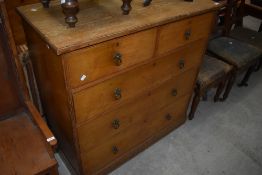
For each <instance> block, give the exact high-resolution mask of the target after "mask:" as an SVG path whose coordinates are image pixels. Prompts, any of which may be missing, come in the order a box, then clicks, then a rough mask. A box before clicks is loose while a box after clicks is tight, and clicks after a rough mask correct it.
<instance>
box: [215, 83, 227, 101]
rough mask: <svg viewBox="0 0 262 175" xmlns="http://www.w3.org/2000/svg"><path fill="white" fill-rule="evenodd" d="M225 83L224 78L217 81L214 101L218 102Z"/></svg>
mask: <svg viewBox="0 0 262 175" xmlns="http://www.w3.org/2000/svg"><path fill="white" fill-rule="evenodd" d="M225 85H226V79H225V80H223V81H221V82H220V83H219V85H218V88H217V91H216V94H215V96H214V102H218V101H219V99H220V95H221V93H222V92H223V90H224V88H225Z"/></svg>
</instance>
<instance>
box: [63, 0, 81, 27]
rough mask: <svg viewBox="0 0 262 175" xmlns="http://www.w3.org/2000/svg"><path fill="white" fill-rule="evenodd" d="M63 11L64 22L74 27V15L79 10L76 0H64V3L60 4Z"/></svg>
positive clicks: (75, 19) (75, 20)
mask: <svg viewBox="0 0 262 175" xmlns="http://www.w3.org/2000/svg"><path fill="white" fill-rule="evenodd" d="M62 8H63V12H64V14H65V16H66V17H65V22H66V23H67V24H68V26H69V27H75V24H76V23H77V21H78V19H77V17H76V15H77V13H78V11H79V5H78V1H77V0H66V2H65V3H63V4H62Z"/></svg>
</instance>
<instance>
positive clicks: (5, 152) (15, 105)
mask: <svg viewBox="0 0 262 175" xmlns="http://www.w3.org/2000/svg"><path fill="white" fill-rule="evenodd" d="M0 17H1V22H0V66H1V76H0V84H1V88H0V95H1V100H0V133H1V137H0V170H1V174H8V175H16V174H20V175H28V174H32V175H34V174H38V175H40V174H47V173H48V174H50V175H57V162H56V160H55V158H54V153H53V151H52V150H51V147H50V145H49V144H48V141H47V139H46V138H45V137H44V135H43V134H42V132H41V131H40V128H45V131H47V130H48V127H47V125H46V123H44V121H43V119H42V118H41V116H40V114H39V113H38V111H37V110H36V109H35V107H34V106H33V105H32V104H31V102H29V101H28V100H29V94H28V91H27V89H26V85H25V82H24V76H23V74H22V66H21V64H20V62H19V60H18V57H17V50H16V46H15V42H14V39H13V35H12V31H11V27H10V23H9V18H8V15H7V11H6V5H5V4H4V2H3V1H0ZM2 102H3V103H2ZM29 103H30V107H29V108H30V109H29V108H27V105H26V104H29ZM2 109H4V110H2ZM31 109H33V110H31ZM2 111H5V112H4V113H2ZM6 112H7V113H8V116H5V115H6ZM3 115H4V116H3ZM34 119H37V120H36V122H35V123H33V122H32V120H34ZM40 121H41V122H40ZM40 123H41V124H40ZM38 124H40V125H39V126H38ZM48 135H50V136H51V135H53V134H52V133H51V132H49V133H48ZM52 144H53V146H55V142H52Z"/></svg>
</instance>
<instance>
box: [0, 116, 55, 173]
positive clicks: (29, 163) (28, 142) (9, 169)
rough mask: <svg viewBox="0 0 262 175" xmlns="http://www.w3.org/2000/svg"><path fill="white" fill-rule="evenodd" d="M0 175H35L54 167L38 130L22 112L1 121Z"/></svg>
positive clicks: (53, 159) (53, 160) (53, 161)
mask: <svg viewBox="0 0 262 175" xmlns="http://www.w3.org/2000/svg"><path fill="white" fill-rule="evenodd" d="M0 133H1V137H0V170H1V174H3V175H4V174H5V175H7V174H19V175H29V174H30V175H33V174H39V172H45V171H46V170H47V169H48V168H51V167H55V166H56V164H57V162H56V160H55V158H54V157H53V156H52V155H51V154H50V153H49V151H51V150H47V148H46V142H45V140H43V135H42V134H41V132H40V130H39V128H38V127H37V126H36V125H34V123H33V122H32V121H31V119H30V116H29V114H27V113H25V112H22V113H19V114H17V115H16V116H12V117H10V118H8V119H6V120H2V121H0Z"/></svg>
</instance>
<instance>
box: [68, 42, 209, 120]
mask: <svg viewBox="0 0 262 175" xmlns="http://www.w3.org/2000/svg"><path fill="white" fill-rule="evenodd" d="M204 44H205V42H204V40H201V41H198V42H195V43H193V44H192V45H189V46H186V47H184V48H183V49H180V50H179V51H177V52H176V53H173V54H172V55H169V56H166V57H163V58H160V59H157V60H155V61H153V62H151V63H150V64H146V65H144V66H140V67H138V68H136V69H133V70H131V71H129V72H126V73H124V74H121V75H119V76H116V77H114V78H112V79H109V80H107V81H104V82H103V83H100V84H98V85H95V86H92V87H89V88H87V89H84V90H82V91H80V92H78V93H76V94H74V96H73V98H74V105H75V113H76V121H77V123H78V124H79V123H82V122H84V121H86V120H89V119H91V118H92V117H93V116H94V115H98V114H100V113H102V112H105V111H107V110H109V109H110V108H112V107H114V108H117V107H119V105H121V104H123V103H124V102H126V101H127V100H130V99H132V98H135V97H136V96H139V95H140V94H141V93H143V92H145V91H149V90H150V89H152V88H155V87H158V86H159V85H160V84H162V83H163V82H165V81H167V80H168V79H170V78H172V77H173V76H176V75H178V74H180V73H182V72H184V71H185V70H188V69H190V68H192V67H194V66H199V64H200V63H201V60H202V55H203V50H202V49H199V48H201V47H203V45H204Z"/></svg>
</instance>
